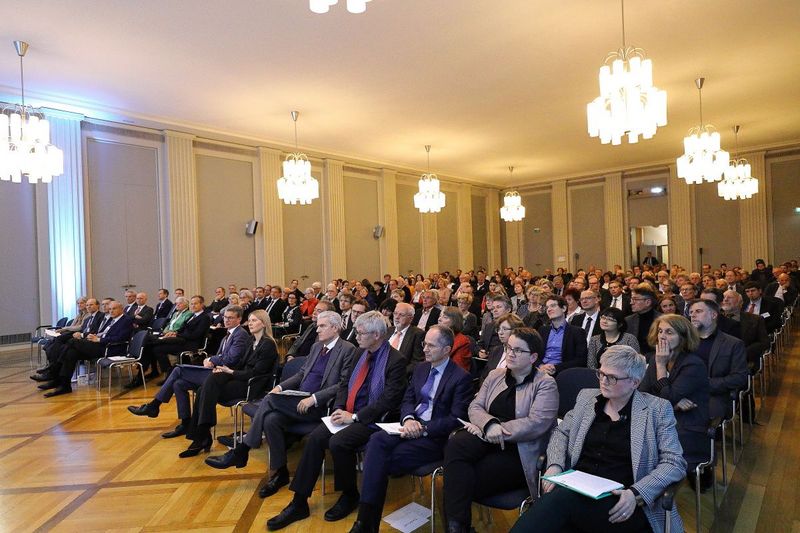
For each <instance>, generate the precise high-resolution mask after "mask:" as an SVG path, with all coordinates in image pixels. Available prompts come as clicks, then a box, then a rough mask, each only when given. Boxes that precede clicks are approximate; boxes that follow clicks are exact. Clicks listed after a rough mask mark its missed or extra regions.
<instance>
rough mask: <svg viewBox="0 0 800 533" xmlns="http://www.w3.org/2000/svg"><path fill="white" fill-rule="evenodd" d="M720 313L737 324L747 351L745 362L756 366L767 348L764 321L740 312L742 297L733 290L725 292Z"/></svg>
mask: <svg viewBox="0 0 800 533" xmlns="http://www.w3.org/2000/svg"><path fill="white" fill-rule="evenodd" d="M720 308H721V311H722V313H723V314H724V315H725V316H726V317H727V318H728V319H729V320H734V321H736V322H738V323H739V330H740V334H741V336H740V337H739V338H740V339H742V342H744V346H745V350H747V362H748V363H749V364H750V365H751V366H755V367H757V366H758V360H759V359H760V358H761V354H763V353H764V352H765V351H766V350H767V348H768V347H769V336H768V335H767V326H766V324H765V322H764V319H763V318H761V317H760V316H758V315H754V314H751V313H744V312H742V295H741V294H739V293H738V292H737V291H735V290H727V291H725V294H724V295H723V298H722V305H721V306H720Z"/></svg>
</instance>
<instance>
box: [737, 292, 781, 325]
mask: <svg viewBox="0 0 800 533" xmlns="http://www.w3.org/2000/svg"><path fill="white" fill-rule="evenodd" d="M744 292H745V294H746V295H747V300H746V301H745V302H744V303H743V304H742V311H744V312H746V313H750V314H753V315H759V316H760V317H761V318H763V319H764V322H765V324H766V326H767V333H769V334H770V335H771V334H773V333H775V332H776V331H777V330H778V329H779V328H780V327H781V314H782V313H783V307H784V304H783V302H782V301H781V300H779V299H778V298H774V297H772V296H766V295H765V294H763V291H762V290H761V286H760V285H759V284H758V283H757V282H755V281H748V282H747V283H746V284H745V286H744Z"/></svg>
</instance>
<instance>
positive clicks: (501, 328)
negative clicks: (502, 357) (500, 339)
mask: <svg viewBox="0 0 800 533" xmlns="http://www.w3.org/2000/svg"><path fill="white" fill-rule="evenodd" d="M512 329H513V328H510V327H508V326H500V327H499V328H497V331H503V332H506V331H511V330H512Z"/></svg>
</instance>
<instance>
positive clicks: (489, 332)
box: [478, 295, 511, 359]
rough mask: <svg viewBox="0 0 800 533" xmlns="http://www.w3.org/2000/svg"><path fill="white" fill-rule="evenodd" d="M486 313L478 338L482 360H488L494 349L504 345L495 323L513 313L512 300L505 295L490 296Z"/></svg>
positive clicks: (487, 299) (487, 300)
mask: <svg viewBox="0 0 800 533" xmlns="http://www.w3.org/2000/svg"><path fill="white" fill-rule="evenodd" d="M486 311H487V313H486V314H485V315H484V323H483V326H482V327H481V336H480V337H479V338H478V350H479V351H478V357H480V358H481V359H488V358H489V355H491V354H492V353H494V349H495V348H496V347H498V346H501V345H502V341H501V340H500V337H499V335H498V333H497V325H496V323H495V322H496V321H497V319H499V318H500V317H501V316H503V315H507V314H509V313H511V300H509V299H508V297H507V296H503V295H500V296H495V295H489V296H487V298H486Z"/></svg>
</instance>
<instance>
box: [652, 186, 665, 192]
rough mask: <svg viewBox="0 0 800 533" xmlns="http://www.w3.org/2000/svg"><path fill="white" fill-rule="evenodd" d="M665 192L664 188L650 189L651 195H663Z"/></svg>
mask: <svg viewBox="0 0 800 533" xmlns="http://www.w3.org/2000/svg"><path fill="white" fill-rule="evenodd" d="M662 192H664V187H650V193H651V194H661V193H662Z"/></svg>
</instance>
